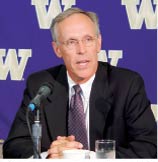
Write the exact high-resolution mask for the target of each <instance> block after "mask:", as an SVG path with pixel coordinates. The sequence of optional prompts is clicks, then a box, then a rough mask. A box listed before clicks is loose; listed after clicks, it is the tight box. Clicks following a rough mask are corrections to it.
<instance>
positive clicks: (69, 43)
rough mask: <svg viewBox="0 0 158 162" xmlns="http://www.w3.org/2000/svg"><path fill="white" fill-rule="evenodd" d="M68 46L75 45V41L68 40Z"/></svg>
mask: <svg viewBox="0 0 158 162" xmlns="http://www.w3.org/2000/svg"><path fill="white" fill-rule="evenodd" d="M67 44H68V45H73V44H76V40H69V41H68V42H67Z"/></svg>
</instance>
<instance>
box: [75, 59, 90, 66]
mask: <svg viewBox="0 0 158 162" xmlns="http://www.w3.org/2000/svg"><path fill="white" fill-rule="evenodd" d="M88 63H89V60H81V61H77V64H78V65H81V66H85V65H87V64H88Z"/></svg>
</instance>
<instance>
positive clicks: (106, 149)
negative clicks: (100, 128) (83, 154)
mask: <svg viewBox="0 0 158 162" xmlns="http://www.w3.org/2000/svg"><path fill="white" fill-rule="evenodd" d="M95 152H96V158H97V159H115V140H104V139H102V140H96V141H95Z"/></svg>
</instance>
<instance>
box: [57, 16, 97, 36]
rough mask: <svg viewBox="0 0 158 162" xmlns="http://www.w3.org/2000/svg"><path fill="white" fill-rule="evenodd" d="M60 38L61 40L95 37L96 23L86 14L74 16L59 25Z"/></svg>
mask: <svg viewBox="0 0 158 162" xmlns="http://www.w3.org/2000/svg"><path fill="white" fill-rule="evenodd" d="M57 32H58V36H59V37H60V38H61V37H62V38H66V39H67V38H69V37H81V36H84V35H88V34H89V35H94V34H95V33H96V28H95V24H94V22H93V21H92V20H91V19H90V18H89V17H88V16H87V15H84V14H80V13H77V14H73V15H71V16H69V17H67V18H65V19H64V20H63V21H61V22H60V23H58V25H57Z"/></svg>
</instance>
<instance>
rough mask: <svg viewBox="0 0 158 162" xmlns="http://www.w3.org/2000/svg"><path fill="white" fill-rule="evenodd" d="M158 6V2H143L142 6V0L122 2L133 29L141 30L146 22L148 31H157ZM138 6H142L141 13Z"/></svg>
mask: <svg viewBox="0 0 158 162" xmlns="http://www.w3.org/2000/svg"><path fill="white" fill-rule="evenodd" d="M152 1H153V4H152ZM157 4H158V1H157V0H141V4H140V0H122V5H125V6H126V12H127V16H128V20H129V24H130V27H131V29H141V28H142V25H143V21H144V20H145V24H146V28H147V29H157ZM137 5H140V7H139V11H138V9H137V8H138V7H137ZM154 5H156V7H155V12H154Z"/></svg>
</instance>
